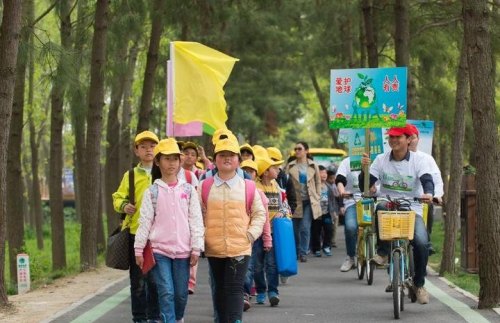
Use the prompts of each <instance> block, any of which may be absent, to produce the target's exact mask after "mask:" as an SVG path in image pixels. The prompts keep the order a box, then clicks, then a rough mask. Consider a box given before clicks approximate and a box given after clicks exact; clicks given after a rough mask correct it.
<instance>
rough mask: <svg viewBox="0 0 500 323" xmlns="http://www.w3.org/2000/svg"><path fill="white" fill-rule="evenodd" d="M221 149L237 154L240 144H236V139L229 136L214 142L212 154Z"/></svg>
mask: <svg viewBox="0 0 500 323" xmlns="http://www.w3.org/2000/svg"><path fill="white" fill-rule="evenodd" d="M221 151H230V152H232V153H235V154H237V155H239V154H240V146H239V145H238V141H236V140H233V139H229V138H227V139H221V140H219V141H217V143H216V144H215V149H214V154H217V153H219V152H221Z"/></svg>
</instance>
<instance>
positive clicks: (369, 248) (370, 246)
mask: <svg viewBox="0 0 500 323" xmlns="http://www.w3.org/2000/svg"><path fill="white" fill-rule="evenodd" d="M366 238H367V239H366V282H367V283H368V285H370V286H371V285H372V284H373V274H374V272H375V268H376V265H375V263H374V262H373V261H371V260H372V259H373V257H374V255H375V241H374V240H375V236H374V235H373V234H369V235H367V237H366Z"/></svg>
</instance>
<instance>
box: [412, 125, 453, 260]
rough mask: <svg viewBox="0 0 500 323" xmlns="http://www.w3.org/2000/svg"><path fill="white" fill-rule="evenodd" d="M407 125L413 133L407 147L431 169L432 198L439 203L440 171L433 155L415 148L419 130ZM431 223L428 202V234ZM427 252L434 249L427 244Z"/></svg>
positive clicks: (431, 206)
mask: <svg viewBox="0 0 500 323" xmlns="http://www.w3.org/2000/svg"><path fill="white" fill-rule="evenodd" d="M409 127H410V129H411V130H412V132H413V134H412V135H411V136H410V145H409V148H410V150H411V151H413V152H415V153H416V154H417V156H418V158H422V160H423V161H424V162H425V163H427V164H428V165H429V167H430V169H431V175H432V180H433V182H434V198H435V199H436V200H437V202H438V203H439V204H441V202H442V201H443V195H444V185H443V179H442V177H441V171H440V170H439V167H438V165H437V164H436V161H435V160H434V157H432V156H431V155H429V154H426V153H424V152H423V151H420V150H417V147H418V143H419V141H420V138H419V136H420V132H419V131H418V129H417V127H415V126H414V125H412V124H411V125H409ZM420 188H421V193H423V189H422V187H421V186H420ZM433 223H434V208H433V205H432V204H429V209H428V212H427V232H428V233H429V236H430V235H431V233H432V224H433ZM429 252H431V254H432V253H434V249H432V246H429Z"/></svg>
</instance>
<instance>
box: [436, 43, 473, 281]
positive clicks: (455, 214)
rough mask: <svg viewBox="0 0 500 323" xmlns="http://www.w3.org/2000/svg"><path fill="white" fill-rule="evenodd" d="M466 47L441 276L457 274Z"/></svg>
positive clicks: (462, 55)
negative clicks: (456, 257) (455, 272)
mask: <svg viewBox="0 0 500 323" xmlns="http://www.w3.org/2000/svg"><path fill="white" fill-rule="evenodd" d="M465 49H466V48H465V44H462V50H461V52H460V65H459V66H458V73H457V92H456V99H455V122H454V127H453V135H452V138H453V144H452V146H453V149H452V151H451V160H450V173H451V174H453V176H451V177H450V184H449V191H448V193H447V199H446V200H447V202H446V217H445V218H444V233H445V234H444V243H443V257H442V258H441V267H440V270H439V275H440V276H444V273H453V272H454V271H455V241H456V237H457V232H458V226H459V221H460V217H459V216H460V189H461V188H460V186H461V182H462V174H463V154H462V151H463V147H464V139H465V113H466V111H467V104H468V93H469V92H468V91H469V89H468V85H469V83H468V78H469V72H468V70H467V55H466V52H465Z"/></svg>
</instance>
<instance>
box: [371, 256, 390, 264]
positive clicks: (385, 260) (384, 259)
mask: <svg viewBox="0 0 500 323" xmlns="http://www.w3.org/2000/svg"><path fill="white" fill-rule="evenodd" d="M372 261H374V262H375V263H376V264H377V265H380V266H384V265H387V263H388V262H389V257H387V256H381V255H379V254H376V255H375V257H373V259H372Z"/></svg>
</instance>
